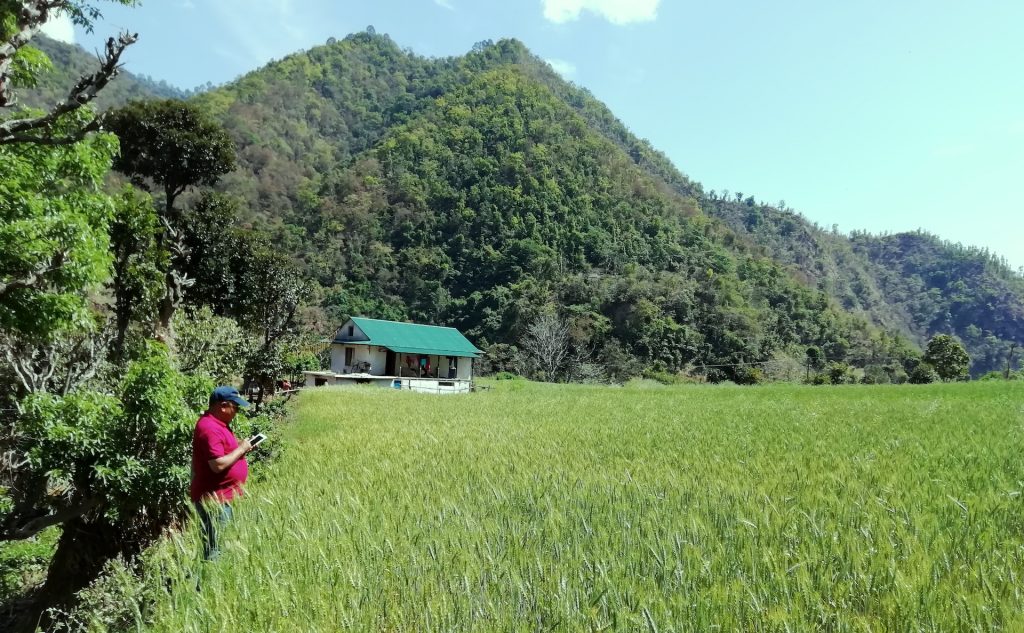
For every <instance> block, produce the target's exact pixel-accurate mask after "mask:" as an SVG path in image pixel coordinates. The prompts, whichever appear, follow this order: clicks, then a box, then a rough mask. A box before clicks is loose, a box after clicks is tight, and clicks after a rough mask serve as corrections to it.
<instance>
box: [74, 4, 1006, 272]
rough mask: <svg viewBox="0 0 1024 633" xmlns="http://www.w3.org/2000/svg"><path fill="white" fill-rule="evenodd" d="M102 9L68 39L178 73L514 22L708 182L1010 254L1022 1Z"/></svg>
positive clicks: (148, 68) (208, 74)
mask: <svg viewBox="0 0 1024 633" xmlns="http://www.w3.org/2000/svg"><path fill="white" fill-rule="evenodd" d="M104 11H105V19H104V20H103V21H101V22H100V23H99V24H98V25H97V28H96V31H95V33H93V34H87V33H84V32H81V31H80V30H79V31H78V32H76V33H74V38H75V39H76V40H77V41H78V42H79V43H81V44H83V45H84V46H85V47H86V48H88V49H90V50H95V49H97V48H98V46H99V44H100V42H101V40H102V38H105V37H106V36H107V35H109V34H111V33H112V32H114V31H116V30H117V29H122V28H123V29H130V30H132V31H137V32H138V33H139V34H140V40H139V43H138V44H137V45H136V46H134V47H132V49H131V51H130V53H129V54H128V55H127V57H126V60H127V66H128V68H129V70H132V71H134V72H139V73H145V74H148V75H151V76H152V77H154V78H157V79H165V80H167V81H168V82H170V83H172V84H175V85H178V86H180V87H186V88H187V87H192V86H196V85H200V84H203V83H205V82H207V81H211V82H213V83H221V82H225V81H230V80H231V79H233V78H235V77H237V76H239V75H241V74H243V73H245V72H248V71H250V70H253V69H255V68H257V67H259V66H260V65H262V64H264V63H266V62H267V61H268V60H270V59H276V58H280V57H283V56H285V55H287V54H288V53H291V52H294V51H296V50H299V49H304V48H309V47H312V46H316V45H318V44H322V43H323V42H324V41H325V40H326V39H327V38H328V37H331V36H334V37H343V36H345V35H347V34H348V33H351V32H353V31H358V30H362V29H364V28H365V27H366V26H367V25H371V24H372V25H373V26H374V27H375V28H376V29H377V31H378V32H382V33H388V34H389V35H391V37H392V38H393V39H394V40H395V41H396V42H398V44H399V45H401V46H403V47H407V48H410V49H412V50H413V51H415V52H416V53H419V54H422V55H429V56H444V55H459V54H462V53H465V52H466V51H468V50H469V48H470V47H471V46H472V45H473V44H474V43H475V42H477V41H480V40H484V39H495V40H496V39H499V38H502V37H516V38H518V39H520V40H522V41H523V42H524V43H525V44H526V45H527V46H528V47H530V49H531V50H533V51H534V52H535V53H536V54H538V55H540V56H541V57H543V58H545V59H548V60H549V61H550V62H551V63H552V65H553V66H554V67H555V68H556V69H557V70H559V72H561V73H562V74H563V76H565V77H566V78H567V79H569V80H571V81H574V82H576V83H578V84H580V85H582V86H584V87H586V88H588V89H589V90H590V91H591V92H593V93H594V95H595V96H597V97H598V98H599V99H601V100H602V101H604V102H605V103H607V104H608V106H609V107H610V108H611V109H612V111H613V112H615V114H616V115H617V116H618V117H619V118H621V119H622V120H623V121H624V122H625V123H626V125H628V126H629V127H630V129H632V130H633V132H635V133H636V134H637V135H639V136H641V137H644V138H647V139H649V140H650V141H651V143H652V144H653V145H654V146H655V147H657V148H658V149H661V150H662V151H664V152H665V153H666V154H667V155H668V156H669V157H670V158H671V159H672V160H673V162H674V163H675V164H676V166H677V167H679V168H680V169H681V170H682V171H683V172H684V173H686V174H687V175H689V176H690V177H692V178H694V179H695V180H698V181H700V182H702V183H703V184H704V186H705V188H706V189H716V190H719V191H721V190H723V189H728V190H730V191H732V192H737V191H740V192H743V194H744V195H753V196H755V197H756V198H757V199H758V200H764V201H766V202H771V203H774V202H777V201H779V200H785V201H786V204H787V205H789V206H790V207H793V208H795V209H796V210H798V211H800V212H801V213H803V214H804V215H806V216H807V217H809V218H810V219H812V220H814V221H816V222H818V223H819V224H821V225H823V226H826V227H830V226H832V225H833V224H836V225H838V227H839V230H840V231H843V232H848V231H850V230H855V229H863V230H869V231H873V232H881V231H890V232H894V231H903V230H912V229H916V228H924V229H927V230H929V231H931V232H933V233H936V234H938V235H940V236H941V237H943V238H946V239H949V240H953V241H959V242H963V243H965V244H972V245H977V246H984V247H988V248H989V249H991V250H993V251H995V252H996V253H998V254H999V255H1002V256H1004V257H1005V258H1006V259H1007V260H1008V261H1009V262H1010V264H1011V265H1012V266H1014V267H1015V268H1016V267H1021V266H1024V248H1021V247H1020V245H1019V242H1020V240H1021V238H1022V237H1024V193H1022V192H1021V191H1019V187H1020V185H1021V184H1022V183H1024V82H1022V81H1021V80H1020V75H1021V69H1022V68H1024V39H1022V38H1021V36H1020V34H1021V33H1024V2H1020V0H986V1H984V2H978V3H969V2H963V1H962V0H929V1H925V0H900V1H897V2H893V1H892V0H888V1H885V2H883V1H877V0H861V1H859V2H843V3H840V2H822V1H821V0H780V1H779V2H771V3H769V2H761V1H755V0H720V1H718V2H696V1H694V0H685V1H682V0H522V1H519V0H506V1H504V2H501V1H492V0H473V1H471V0H405V1H399V0H375V1H374V2H355V1H340V0H335V1H330V0H144V2H143V3H142V5H141V6H140V7H138V8H135V9H123V8H120V7H116V6H114V5H110V6H107V7H104ZM57 29H58V30H59V26H57ZM69 35H70V33H69V32H67V29H65V33H64V36H65V37H68V36H69Z"/></svg>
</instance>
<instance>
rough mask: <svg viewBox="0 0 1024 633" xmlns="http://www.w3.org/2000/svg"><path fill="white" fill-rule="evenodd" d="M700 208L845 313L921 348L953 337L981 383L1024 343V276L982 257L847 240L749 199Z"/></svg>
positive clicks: (932, 245) (923, 245)
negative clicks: (940, 336)
mask: <svg viewBox="0 0 1024 633" xmlns="http://www.w3.org/2000/svg"><path fill="white" fill-rule="evenodd" d="M702 207H703V208H704V209H705V210H706V211H707V212H708V213H710V214H711V215H714V216H715V217H717V218H720V219H721V220H723V221H724V222H726V223H727V224H728V225H729V226H730V227H731V228H732V229H733V230H734V231H736V232H737V233H739V234H741V235H743V236H745V237H746V238H748V239H750V240H752V241H754V242H755V243H757V244H758V245H759V246H760V247H761V249H763V251H762V252H764V253H765V254H767V255H769V256H770V257H772V258H773V259H775V260H776V261H778V262H780V263H782V264H784V265H786V266H787V267H789V268H790V270H792V271H793V272H794V273H795V274H796V275H797V276H799V277H801V278H803V279H805V280H806V281H807V282H808V283H810V284H812V285H814V286H815V287H817V288H819V289H822V290H824V291H825V292H827V293H828V294H829V295H830V296H832V297H835V298H836V299H837V300H838V301H839V302H840V304H841V305H842V306H843V307H844V308H846V309H847V310H849V311H851V312H853V313H855V314H861V315H863V316H865V317H866V318H868V319H870V320H871V321H872V322H874V323H876V324H879V325H881V326H883V327H886V328H888V329H890V330H895V331H899V332H902V333H903V334H904V335H906V336H908V337H909V338H911V340H914V341H915V342H917V343H918V344H922V345H923V344H924V343H925V342H926V341H927V340H928V339H929V338H930V337H932V336H934V335H936V334H953V335H955V336H956V337H958V338H959V339H960V340H961V341H962V342H963V343H964V345H965V346H966V347H967V350H968V352H969V353H970V355H971V359H972V365H971V373H972V374H973V375H975V376H977V375H980V374H983V373H985V372H988V371H992V370H1002V369H1004V368H1005V367H1006V364H1007V362H1008V361H1010V360H1011V359H1010V352H1011V349H1012V348H1013V346H1014V345H1016V346H1017V347H1018V348H1019V347H1020V346H1021V345H1022V343H1024V278H1022V277H1021V275H1020V274H1019V273H1017V272H1014V271H1013V270H1011V269H1010V268H1009V267H1008V266H1007V264H1006V262H1005V261H1003V260H1001V259H999V258H997V257H995V256H994V255H992V254H990V253H988V252H987V251H985V250H983V249H977V248H969V247H964V246H961V245H959V244H951V243H949V242H944V241H942V240H940V239H939V238H937V237H935V236H932V235H929V234H927V233H922V232H916V233H899V234H895V235H880V236H875V235H870V234H868V233H863V232H855V233H853V234H852V235H851V236H845V235H842V234H839V233H837V232H835V231H825V230H823V229H821V228H820V227H818V226H816V225H814V224H812V223H811V222H809V221H808V220H807V219H806V218H804V217H803V216H801V215H799V214H797V213H795V212H793V211H791V210H779V209H778V208H775V207H771V206H767V205H763V204H757V203H755V202H754V200H753V199H752V198H747V199H745V200H735V199H728V200H727V199H724V198H723V197H722V196H717V195H715V194H713V193H712V194H710V195H708V196H705V197H704V198H703V205H702ZM1020 357H1021V354H1020V353H1019V352H1018V353H1016V354H1015V355H1014V357H1013V365H1014V366H1015V367H1019V366H1020Z"/></svg>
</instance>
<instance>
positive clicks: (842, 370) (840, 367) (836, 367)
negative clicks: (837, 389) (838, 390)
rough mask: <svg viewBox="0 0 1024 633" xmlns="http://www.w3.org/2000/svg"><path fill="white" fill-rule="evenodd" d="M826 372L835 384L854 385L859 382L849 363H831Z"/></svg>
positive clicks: (829, 379)
mask: <svg viewBox="0 0 1024 633" xmlns="http://www.w3.org/2000/svg"><path fill="white" fill-rule="evenodd" d="M826 374H827V375H828V381H829V382H830V383H832V384H833V385H852V384H854V383H856V382H857V375H856V374H855V373H854V372H853V368H851V367H850V366H849V365H848V364H847V363H840V362H831V363H829V364H828V367H827V371H826Z"/></svg>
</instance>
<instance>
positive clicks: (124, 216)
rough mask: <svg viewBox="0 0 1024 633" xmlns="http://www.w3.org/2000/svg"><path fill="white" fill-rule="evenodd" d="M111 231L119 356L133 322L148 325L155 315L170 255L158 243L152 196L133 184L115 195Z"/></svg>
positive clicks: (116, 347) (118, 356) (161, 295)
mask: <svg viewBox="0 0 1024 633" xmlns="http://www.w3.org/2000/svg"><path fill="white" fill-rule="evenodd" d="M109 231H110V249H111V255H112V256H113V266H112V271H111V272H112V275H111V277H110V281H109V283H108V286H109V287H110V289H111V291H112V292H113V295H114V316H115V319H116V326H115V327H116V337H117V338H116V340H115V344H114V345H115V357H117V358H118V359H120V357H121V356H122V354H123V351H124V345H125V337H126V336H127V333H128V329H129V327H130V326H131V324H132V323H133V322H134V323H139V324H147V325H148V324H150V323H152V322H153V320H154V318H155V316H156V311H157V306H158V304H159V301H160V299H161V297H163V291H164V273H163V271H164V270H165V269H166V267H167V259H168V255H167V252H166V251H165V250H164V249H161V248H160V247H159V245H158V244H157V239H158V236H159V235H160V232H161V226H160V219H159V217H158V216H157V213H156V211H155V209H154V208H153V199H152V198H151V197H150V196H149V195H148V194H143V193H141V192H138V191H136V190H134V189H132V188H131V187H125V188H124V189H123V190H122V191H121V195H120V197H119V198H117V199H115V201H114V217H113V220H112V222H111V223H110V227H109ZM148 329H149V328H145V330H146V331H148Z"/></svg>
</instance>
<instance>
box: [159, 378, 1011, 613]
mask: <svg viewBox="0 0 1024 633" xmlns="http://www.w3.org/2000/svg"><path fill="white" fill-rule="evenodd" d="M293 417H294V419H293V421H292V422H291V423H290V424H289V425H287V426H286V427H285V429H284V431H283V433H282V436H279V437H275V438H273V441H276V442H284V443H286V444H287V445H288V450H287V451H286V453H285V457H284V458H283V459H282V461H281V462H279V463H278V464H276V465H275V466H274V467H273V469H272V472H271V474H270V476H269V477H268V478H266V479H265V480H263V481H259V482H254V483H253V484H252V485H251V486H250V489H249V491H248V494H247V496H246V498H245V500H244V501H242V502H240V503H238V504H237V506H236V509H235V511H236V520H235V522H234V523H233V524H232V525H231V526H230V527H229V528H228V529H227V530H226V532H225V533H224V534H223V540H224V541H225V548H226V549H225V552H224V555H223V556H222V557H221V558H220V559H219V560H217V561H216V562H214V563H209V564H202V563H200V562H198V561H197V560H196V557H197V552H198V547H197V545H196V538H195V535H194V534H192V533H186V534H185V535H184V536H181V537H177V538H174V539H172V540H171V541H169V542H168V543H166V544H165V545H164V546H163V548H162V549H163V554H162V558H160V559H158V560H162V565H163V567H162V568H161V569H159V570H155V571H151V573H162V574H166V575H168V576H169V580H168V581H167V583H168V589H167V593H166V594H164V595H163V596H162V598H161V600H160V601H159V602H158V604H157V605H156V606H155V608H154V609H152V610H151V613H150V614H149V617H148V618H147V619H148V620H149V621H150V624H149V625H147V626H148V630H151V631H167V632H174V633H181V632H183V631H184V632H191V631H195V632H203V633H206V632H221V631H223V632H232V633H233V632H237V631H261V632H262V631H281V632H284V631H549V630H555V631H592V630H593V631H597V630H621V631H645V630H646V631H661V632H668V631H714V630H717V631H954V630H962V631H974V630H1021V629H1022V628H1024V615H1022V606H1024V603H1022V595H1021V592H1022V575H1024V506H1022V503H1024V501H1022V498H1021V496H1020V491H1021V489H1022V487H1024V456H1022V449H1024V388H1022V386H1020V385H1015V384H1012V383H1010V384H1006V383H1004V384H993V383H985V384H979V383H975V384H958V385H932V386H924V387H912V386H902V387H836V388H812V387H793V386H782V387H763V388H760V387H759V388H738V387H676V388H636V387H627V388H610V387H583V386H548V385H537V384H529V383H523V382H512V383H511V384H509V383H499V384H496V385H495V388H494V389H493V390H491V391H489V392H484V393H477V394H472V395H468V396H432V395H417V394H410V393H402V392H393V391H390V390H384V389H374V388H363V389H327V388H325V389H319V390H311V391H307V392H305V393H303V394H302V395H301V397H300V398H299V400H298V404H297V407H296V412H295V414H294V416H293ZM197 582H201V590H200V591H197V590H196V584H197Z"/></svg>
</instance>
